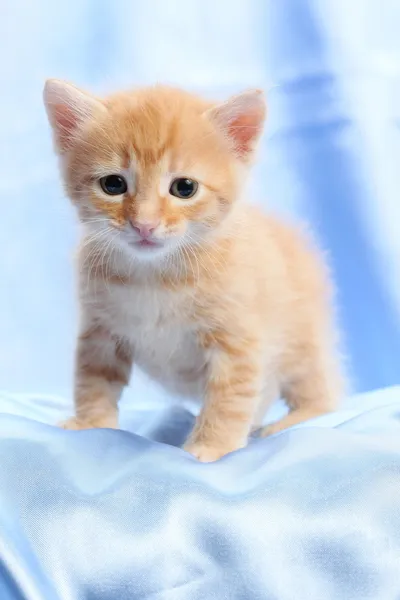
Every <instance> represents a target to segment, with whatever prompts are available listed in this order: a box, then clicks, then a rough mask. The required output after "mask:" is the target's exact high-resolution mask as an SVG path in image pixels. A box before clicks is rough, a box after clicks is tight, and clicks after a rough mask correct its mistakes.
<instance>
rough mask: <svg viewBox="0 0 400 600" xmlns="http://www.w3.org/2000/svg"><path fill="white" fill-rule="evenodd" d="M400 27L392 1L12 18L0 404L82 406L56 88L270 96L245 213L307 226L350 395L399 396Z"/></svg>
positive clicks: (70, 220) (3, 60)
mask: <svg viewBox="0 0 400 600" xmlns="http://www.w3.org/2000/svg"><path fill="white" fill-rule="evenodd" d="M3 6H4V2H3ZM399 22H400V4H399V3H398V2H394V1H390V0H382V1H380V2H377V1H376V0H352V1H351V2H348V1H347V0H332V1H328V0H314V1H311V0H279V1H272V0H270V1H266V2H262V1H261V0H260V1H257V0H253V1H251V0H232V1H231V2H228V1H227V0H226V1H225V0H223V1H221V2H218V3H216V2H214V1H213V0H202V1H201V2H200V1H198V2H196V1H193V0H192V1H190V0H188V1H186V0H172V1H168V2H162V1H157V0H146V2H145V1H142V2H139V1H131V2H127V1H124V0H112V1H111V0H110V1H106V0H102V1H99V0H79V1H78V0H70V1H69V2H65V3H64V2H54V3H53V2H49V1H46V0H36V1H35V2H34V3H32V2H30V0H25V1H23V0H17V1H16V2H11V1H10V2H6V3H5V9H4V11H3V14H2V20H1V24H0V31H1V40H2V44H1V49H2V51H1V56H0V76H1V80H2V82H3V85H2V92H1V96H0V107H1V111H0V175H1V177H0V196H1V207H2V210H1V215H2V218H1V219H0V239H1V243H2V252H1V254H0V277H1V282H2V287H1V290H2V293H1V295H0V311H1V312H0V339H1V342H2V343H1V349H0V388H3V389H7V390H14V391H18V392H21V391H22V392H26V391H31V392H32V391H34V392H45V393H52V394H60V395H63V396H65V397H70V394H71V372H72V356H73V347H74V334H75V322H76V306H75V296H74V285H73V248H74V242H75V239H76V235H77V227H76V221H75V215H74V213H73V210H72V208H70V206H69V202H68V200H67V199H66V198H64V197H63V192H62V189H61V184H60V182H59V177H58V172H57V164H56V160H55V158H54V156H53V152H52V147H51V139H50V132H49V130H48V126H47V122H46V117H45V113H44V109H43V106H42V99H41V94H42V86H43V82H44V80H45V78H46V77H58V78H65V79H67V80H70V81H73V82H75V83H76V84H78V85H81V86H83V87H86V88H88V89H89V90H92V91H94V92H100V93H101V92H105V91H113V90H116V89H118V88H123V87H130V86H136V85H140V84H145V83H153V82H155V81H162V82H169V83H174V84H177V85H180V86H184V87H187V88H189V89H193V90H196V91H199V92H201V93H204V94H206V95H209V96H215V97H226V96H227V95H228V94H230V93H231V92H236V91H238V90H241V89H243V88H246V87H253V86H259V87H262V88H264V89H265V90H266V91H267V94H268V104H269V120H268V125H267V130H266V134H265V137H264V140H263V146H262V152H261V156H260V162H259V164H258V166H257V168H256V169H255V173H254V178H253V185H252V198H253V199H254V201H256V202H261V203H263V204H265V206H266V207H269V208H270V209H271V210H273V211H275V212H280V213H282V214H284V215H285V216H289V217H290V218H292V217H293V216H294V217H295V218H300V219H306V220H308V221H309V222H310V223H311V225H312V227H313V229H314V231H315V233H316V234H317V236H318V238H319V240H320V243H321V245H322V247H323V248H325V249H326V250H327V251H328V253H329V255H330V260H331V264H332V267H333V273H334V276H335V279H336V282H337V286H338V289H339V297H338V308H339V314H340V322H341V327H342V330H343V333H344V342H345V351H346V354H347V356H348V358H349V368H350V373H351V378H352V383H353V387H354V389H355V390H356V391H363V390H370V389H374V388H379V387H382V386H387V385H391V384H394V383H398V382H399V380H400V336H399V328H400V276H399V271H400V235H399V220H400V200H399V186H400V136H399V106H400V103H399V94H398V87H399V85H398V82H399V69H400V37H399V35H398V31H399V27H398V24H399ZM144 386H145V387H144ZM148 389H149V388H148V384H147V383H146V384H144V383H143V381H142V380H141V379H140V377H136V378H135V380H134V387H133V394H135V395H136V396H140V395H141V394H142V393H144V391H145V392H146V397H147V398H149V400H151V399H157V400H159V399H160V398H161V396H160V392H158V390H156V389H155V388H154V390H153V391H152V393H151V394H150V393H149V391H148Z"/></svg>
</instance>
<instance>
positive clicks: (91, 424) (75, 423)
mask: <svg viewBox="0 0 400 600" xmlns="http://www.w3.org/2000/svg"><path fill="white" fill-rule="evenodd" d="M60 427H61V429H69V430H71V431H81V430H83V429H117V428H118V423H117V419H114V418H113V417H110V416H107V417H105V416H103V417H97V418H92V419H78V418H77V417H71V419H67V421H63V422H62V423H60Z"/></svg>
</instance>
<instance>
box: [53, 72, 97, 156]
mask: <svg viewBox="0 0 400 600" xmlns="http://www.w3.org/2000/svg"><path fill="white" fill-rule="evenodd" d="M43 100H44V105H45V107H46V111H47V116H48V118H49V121H50V125H51V126H52V128H53V131H54V136H55V142H56V146H57V149H58V150H59V151H60V152H65V151H66V150H68V148H69V147H70V144H71V142H73V140H74V138H75V136H76V133H77V132H78V131H79V129H80V128H81V127H82V125H83V124H84V123H85V122H86V121H87V120H89V119H90V118H92V117H93V116H94V115H95V114H98V113H99V112H102V111H105V110H106V108H105V106H104V104H102V103H101V102H100V100H97V98H94V97H93V96H91V95H90V94H87V93H86V92H82V91H81V90H79V89H78V88H76V87H75V86H73V85H71V84H69V83H66V82H65V81H60V80H58V79H48V80H47V81H46V83H45V86H44V90H43Z"/></svg>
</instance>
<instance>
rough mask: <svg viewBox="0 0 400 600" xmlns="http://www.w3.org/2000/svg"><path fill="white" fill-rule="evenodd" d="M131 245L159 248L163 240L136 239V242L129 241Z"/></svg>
mask: <svg viewBox="0 0 400 600" xmlns="http://www.w3.org/2000/svg"><path fill="white" fill-rule="evenodd" d="M131 245H132V246H134V247H135V248H146V249H156V248H161V246H163V242H161V241H158V240H157V241H155V240H148V239H147V240H146V239H145V240H138V241H137V242H131Z"/></svg>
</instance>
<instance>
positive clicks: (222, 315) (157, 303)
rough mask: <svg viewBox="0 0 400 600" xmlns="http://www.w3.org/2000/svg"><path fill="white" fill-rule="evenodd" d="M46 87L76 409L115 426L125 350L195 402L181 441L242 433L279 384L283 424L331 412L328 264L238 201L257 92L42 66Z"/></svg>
mask: <svg viewBox="0 0 400 600" xmlns="http://www.w3.org/2000/svg"><path fill="white" fill-rule="evenodd" d="M44 101H45V105H46V109H47V113H48V117H49V120H50V123H51V126H52V128H53V131H54V138H55V145H56V149H57V152H58V154H59V157H60V163H61V169H62V174H63V178H64V181H65V186H66V190H67V193H68V195H69V197H70V198H71V200H72V202H73V203H74V204H75V206H76V208H77V211H78V214H79V217H80V220H81V222H82V224H83V236H82V242H81V245H80V250H79V265H78V270H79V293H80V332H79V337H78V342H77V351H76V373H75V406H76V416H75V417H74V418H73V419H71V420H69V421H68V422H67V423H66V424H65V425H64V427H65V428H68V429H87V428H93V427H117V425H118V400H119V398H120V396H121V392H122V390H123V388H124V386H126V385H127V384H128V382H129V378H130V375H131V371H132V366H133V364H136V365H138V366H139V367H140V368H141V369H143V370H144V371H145V372H146V373H147V374H149V375H150V376H151V377H152V378H153V379H155V380H156V381H158V382H159V383H160V384H161V385H162V386H164V387H165V388H166V389H168V390H169V391H170V392H173V393H174V394H177V395H182V396H186V397H188V396H189V397H193V398H198V399H199V400H201V401H202V408H201V412H200V415H199V417H198V419H197V422H196V425H195V427H194V430H193V431H192V433H191V435H190V437H189V439H188V441H187V443H186V445H185V449H186V450H187V451H188V452H191V453H192V454H193V455H194V456H196V457H197V458H199V459H200V460H202V461H213V460H216V459H218V458H220V457H221V456H223V455H225V454H226V453H228V452H232V451H233V450H237V449H238V448H241V447H243V446H244V445H245V444H246V442H247V437H248V434H249V432H250V430H251V429H252V428H254V427H255V426H257V425H258V424H259V423H260V419H261V418H262V415H263V411H264V410H265V409H266V407H267V406H268V405H269V404H270V403H271V402H272V401H273V400H274V399H275V398H276V397H277V396H278V395H279V394H280V393H281V394H282V395H283V397H284V398H285V400H286V402H287V404H288V406H289V408H290V412H289V414H288V415H287V416H285V417H284V418H283V419H282V420H280V421H278V422H277V423H275V424H273V425H271V426H269V427H267V428H266V429H265V430H264V434H265V435H267V434H270V433H274V432H278V431H281V430H282V429H285V428H286V427H289V426H291V425H295V424H297V423H300V422H302V421H305V420H306V419H310V418H312V417H316V416H317V415H321V414H323V413H326V412H328V411H332V410H335V408H336V406H337V403H338V401H339V399H340V397H341V394H342V382H343V380H342V376H341V369H340V366H339V363H338V358H337V353H336V348H335V337H336V335H335V333H336V332H335V326H334V324H333V319H332V311H331V306H330V284H329V278H328V275H327V272H326V269H325V267H324V264H323V262H322V260H321V257H320V256H319V255H318V254H317V253H316V251H315V249H314V248H313V247H311V246H310V245H308V243H307V242H306V241H305V239H303V237H302V235H301V234H300V233H299V232H298V231H296V230H295V229H292V228H290V227H288V226H286V225H284V224H282V223H280V222H278V221H276V220H275V219H274V218H271V217H268V216H266V215H264V214H263V213H262V212H261V211H260V210H258V209H257V208H255V207H252V206H248V205H247V204H245V203H244V202H243V201H242V199H241V191H242V186H243V183H244V181H245V179H246V176H247V173H248V170H249V168H250V166H251V162H252V158H253V154H254V150H255V148H256V146H257V142H258V139H259V137H260V135H261V133H262V129H263V123H264V118H265V112H266V108H265V101H264V97H263V94H262V93H261V92H260V91H258V90H255V91H247V92H244V93H242V94H240V95H238V96H235V97H232V98H230V99H229V100H228V101H227V102H224V103H220V104H212V103H210V102H207V101H205V100H203V99H201V98H198V97H196V96H194V95H191V94H189V93H186V92H183V91H181V90H178V89H172V88H169V87H164V86H154V87H149V88H145V89H139V90H135V91H133V92H128V93H121V94H116V95H114V96H111V97H108V98H105V99H99V98H96V97H94V96H92V95H90V94H87V93H85V92H83V91H81V90H79V89H78V88H76V87H74V86H72V85H70V84H67V83H64V82H62V81H58V80H49V81H47V83H46V86H45V90H44Z"/></svg>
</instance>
